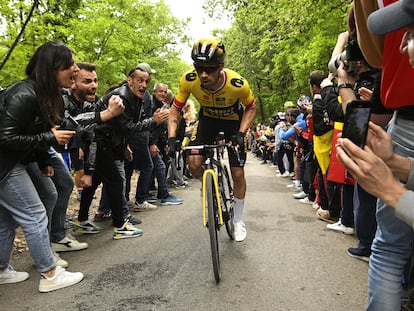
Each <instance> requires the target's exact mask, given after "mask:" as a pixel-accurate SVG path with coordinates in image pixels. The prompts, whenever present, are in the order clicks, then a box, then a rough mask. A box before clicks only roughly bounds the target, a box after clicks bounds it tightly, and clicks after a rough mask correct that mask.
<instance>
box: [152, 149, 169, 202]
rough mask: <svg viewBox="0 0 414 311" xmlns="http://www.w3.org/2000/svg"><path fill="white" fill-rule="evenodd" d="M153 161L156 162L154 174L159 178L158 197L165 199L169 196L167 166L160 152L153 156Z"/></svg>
mask: <svg viewBox="0 0 414 311" xmlns="http://www.w3.org/2000/svg"><path fill="white" fill-rule="evenodd" d="M152 163H153V164H154V171H153V174H154V175H155V178H157V184H158V195H157V197H158V199H165V198H166V197H168V196H169V193H168V183H167V176H166V167H165V163H164V161H163V160H162V158H161V155H160V153H159V152H157V154H156V155H155V156H153V157H152Z"/></svg>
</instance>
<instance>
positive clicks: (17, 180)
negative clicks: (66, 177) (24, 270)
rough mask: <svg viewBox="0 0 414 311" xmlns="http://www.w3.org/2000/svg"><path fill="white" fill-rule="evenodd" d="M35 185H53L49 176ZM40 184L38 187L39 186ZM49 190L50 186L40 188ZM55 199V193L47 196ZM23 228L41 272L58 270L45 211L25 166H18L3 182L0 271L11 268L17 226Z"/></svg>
mask: <svg viewBox="0 0 414 311" xmlns="http://www.w3.org/2000/svg"><path fill="white" fill-rule="evenodd" d="M36 182H44V183H46V184H47V183H49V185H51V186H52V188H53V183H52V181H51V180H50V178H48V177H43V180H40V181H36ZM38 185H39V184H38ZM40 188H44V189H45V188H47V187H40ZM48 195H49V197H54V198H55V200H56V197H57V193H56V191H54V192H51V193H49V194H48ZM18 225H20V226H21V227H22V229H23V231H24V234H25V237H26V241H27V243H28V245H29V250H30V254H31V256H32V258H33V260H34V261H35V264H36V266H37V269H38V270H39V272H46V271H49V270H51V269H52V268H53V267H55V261H54V257H53V253H52V249H51V247H50V241H49V230H48V219H47V215H46V209H45V206H44V205H43V203H42V201H41V199H40V197H39V194H38V193H37V190H36V187H35V185H34V182H33V181H32V180H31V178H30V176H29V174H28V173H27V171H26V167H25V166H24V165H22V164H17V165H16V166H14V167H13V169H12V170H11V171H10V174H9V175H8V177H7V178H6V179H4V180H3V181H2V182H1V183H0V269H3V268H5V267H7V266H8V264H9V261H10V255H11V252H12V250H13V241H14V237H15V230H16V227H17V226H18Z"/></svg>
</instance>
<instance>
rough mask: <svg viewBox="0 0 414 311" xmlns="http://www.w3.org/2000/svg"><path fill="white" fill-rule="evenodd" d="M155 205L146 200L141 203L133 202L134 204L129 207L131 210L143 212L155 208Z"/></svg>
mask: <svg viewBox="0 0 414 311" xmlns="http://www.w3.org/2000/svg"><path fill="white" fill-rule="evenodd" d="M157 208H158V207H157V205H154V204H151V203H148V202H147V201H144V202H142V203H141V204H140V203H138V202H135V203H134V206H132V207H131V210H132V211H133V212H145V211H151V210H155V209H157Z"/></svg>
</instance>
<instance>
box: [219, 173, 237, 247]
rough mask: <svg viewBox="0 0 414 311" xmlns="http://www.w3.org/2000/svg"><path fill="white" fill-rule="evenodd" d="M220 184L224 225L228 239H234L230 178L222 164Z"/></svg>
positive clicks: (232, 199) (232, 198)
mask: <svg viewBox="0 0 414 311" xmlns="http://www.w3.org/2000/svg"><path fill="white" fill-rule="evenodd" d="M221 184H222V187H221V193H220V196H221V201H222V204H223V205H224V207H223V220H224V225H225V226H226V231H227V234H228V235H229V237H230V239H232V240H234V224H233V216H234V210H233V206H234V197H233V186H232V185H231V179H230V175H229V171H228V169H227V166H226V165H223V171H222V174H221Z"/></svg>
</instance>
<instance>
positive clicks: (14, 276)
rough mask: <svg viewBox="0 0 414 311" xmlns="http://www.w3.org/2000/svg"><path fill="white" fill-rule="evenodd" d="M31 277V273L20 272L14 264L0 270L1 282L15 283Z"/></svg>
mask: <svg viewBox="0 0 414 311" xmlns="http://www.w3.org/2000/svg"><path fill="white" fill-rule="evenodd" d="M28 278H29V273H27V272H18V271H16V270H14V269H13V267H12V266H10V265H9V266H8V267H7V268H6V269H4V270H0V284H13V283H18V282H22V281H25V280H27V279H28Z"/></svg>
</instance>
